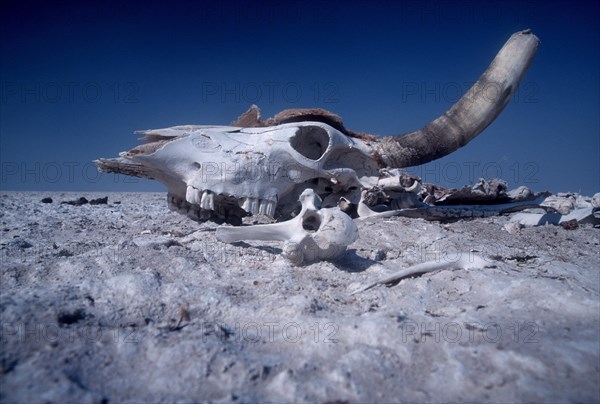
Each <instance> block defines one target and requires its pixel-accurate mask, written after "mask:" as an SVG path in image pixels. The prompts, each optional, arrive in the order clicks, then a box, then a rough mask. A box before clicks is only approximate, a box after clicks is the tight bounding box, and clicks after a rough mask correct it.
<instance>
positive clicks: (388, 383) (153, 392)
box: [0, 192, 600, 403]
mask: <svg viewBox="0 0 600 404" xmlns="http://www.w3.org/2000/svg"><path fill="white" fill-rule="evenodd" d="M105 195H106V196H108V200H107V203H101V202H102V201H100V203H98V204H94V205H91V204H89V203H88V204H82V205H79V206H78V205H68V204H61V203H60V202H62V201H71V200H76V199H77V198H79V197H80V196H84V197H86V198H88V199H89V200H92V199H95V198H100V197H103V196H105ZM45 197H50V198H52V200H53V201H52V203H42V202H41V200H42V199H43V198H45ZM166 205H167V203H166V194H162V193H144V194H139V193H138V194H134V193H131V194H127V193H122V194H100V195H99V194H84V193H82V194H79V193H78V194H69V193H35V192H31V193H20V192H4V193H1V194H0V238H1V240H0V243H1V245H0V253H1V260H2V261H1V278H0V279H1V292H0V320H1V332H2V334H1V338H2V344H1V348H0V359H1V362H0V364H1V367H0V381H1V385H0V400H1V401H2V402H6V403H13V402H14V403H21V402H90V403H91V402H99V403H118V402H197V401H203V402H265V401H267V402H291V401H295V402H331V403H333V402H336V403H342V402H348V403H352V402H404V401H408V402H432V401H502V402H525V401H527V402H599V401H600V389H599V386H600V299H599V292H600V248H599V242H600V230H599V229H598V228H594V227H593V226H592V225H589V224H587V225H580V226H579V227H578V228H576V229H573V230H567V229H564V228H562V227H560V226H551V225H547V226H540V227H530V228H523V229H521V230H520V231H517V232H515V233H514V234H510V233H508V232H507V231H506V230H504V229H503V226H504V225H505V224H506V223H507V222H508V220H509V217H507V216H499V217H491V218H485V219H475V220H463V221H457V222H454V223H447V224H442V223H438V222H426V221H424V220H421V219H408V218H389V219H371V220H367V221H359V222H357V224H358V227H359V231H360V238H359V239H358V240H357V241H356V242H355V243H354V244H352V245H351V246H350V247H349V250H348V251H347V253H346V254H345V255H344V256H343V257H342V258H341V259H339V260H338V261H335V262H320V263H315V264H312V265H307V266H302V267H294V266H292V265H290V264H289V263H288V262H287V261H286V260H284V259H283V258H282V257H281V256H280V254H279V253H280V252H281V250H280V248H281V245H280V243H266V242H249V243H237V244H234V245H228V244H222V243H220V242H218V241H217V240H216V239H215V232H214V230H215V228H216V225H214V224H198V223H196V222H193V221H191V220H189V219H187V218H186V217H184V216H182V215H179V214H177V213H174V212H170V211H169V210H168V209H167V206H166ZM475 252H476V253H477V254H480V255H481V256H483V257H484V258H485V259H486V260H489V261H490V263H492V264H493V265H494V267H493V268H485V269H477V270H476V269H466V270H454V271H450V270H443V271H438V272H432V273H427V274H423V275H421V276H415V277H410V278H406V279H403V280H402V281H400V282H398V283H396V284H395V285H389V286H378V287H375V288H373V289H370V290H367V291H365V292H363V293H359V294H355V295H351V292H352V291H354V290H356V289H357V288H359V287H360V286H362V285H366V284H368V283H370V282H373V281H375V280H377V279H380V278H382V277H384V276H385V275H387V274H390V273H393V272H394V271H396V270H398V269H400V268H403V267H407V266H409V265H412V264H416V263H420V262H423V261H427V260H453V259H457V258H458V257H460V256H463V257H464V254H473V253H475Z"/></svg>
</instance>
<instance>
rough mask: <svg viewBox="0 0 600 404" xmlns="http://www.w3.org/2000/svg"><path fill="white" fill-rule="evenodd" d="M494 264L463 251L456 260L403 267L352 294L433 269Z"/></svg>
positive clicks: (483, 266)
mask: <svg viewBox="0 0 600 404" xmlns="http://www.w3.org/2000/svg"><path fill="white" fill-rule="evenodd" d="M493 266H494V264H493V262H492V261H491V260H486V259H484V258H482V257H480V256H478V255H474V254H470V253H461V254H459V258H458V259H457V260H454V261H445V260H442V261H440V260H437V261H436V260H434V261H427V262H423V263H421V264H417V265H413V266H410V267H408V268H403V269H401V270H400V271H397V272H394V273H393V274H391V275H388V276H386V277H385V278H383V279H380V280H378V281H375V282H373V283H370V284H369V285H367V286H364V287H362V288H360V289H357V290H355V291H354V292H352V293H350V294H351V295H354V294H357V293H361V292H364V291H366V290H369V289H371V288H373V287H375V286H378V285H385V284H389V283H392V282H396V281H399V280H401V279H403V278H406V277H409V276H413V275H417V274H424V273H427V272H433V271H442V270H454V269H467V268H471V269H483V268H491V267H493Z"/></svg>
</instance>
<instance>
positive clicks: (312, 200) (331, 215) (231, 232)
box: [216, 189, 358, 265]
mask: <svg viewBox="0 0 600 404" xmlns="http://www.w3.org/2000/svg"><path fill="white" fill-rule="evenodd" d="M300 203H301V204H302V210H301V211H300V213H299V214H298V215H297V216H296V217H295V218H293V219H291V220H288V221H286V222H281V223H273V224H262V225H255V226H248V227H229V226H219V227H218V228H217V233H216V236H217V239H218V240H219V241H222V242H225V243H234V242H236V241H242V240H266V241H285V244H284V246H283V256H284V257H285V258H287V259H288V260H290V261H291V262H292V263H294V264H296V265H300V264H304V263H310V262H313V261H320V260H328V259H334V258H337V257H339V256H340V255H341V254H343V253H344V251H346V247H347V246H348V245H350V244H352V243H353V242H354V241H356V239H357V238H358V228H357V227H356V225H355V224H354V222H353V221H352V219H351V218H350V217H349V216H348V215H347V214H345V213H344V212H342V211H341V210H340V209H339V208H338V207H335V208H323V209H319V208H320V207H321V199H320V198H319V196H318V195H317V194H315V193H314V191H313V190H312V189H307V190H305V191H304V192H303V193H302V195H300Z"/></svg>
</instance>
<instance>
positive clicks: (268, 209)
mask: <svg viewBox="0 0 600 404" xmlns="http://www.w3.org/2000/svg"><path fill="white" fill-rule="evenodd" d="M215 198H217V199H218V197H217V195H216V194H215V193H214V192H212V191H211V190H209V189H206V190H200V189H197V188H194V187H193V186H191V185H188V187H187V188H186V191H185V201H186V202H187V203H189V204H190V205H193V206H198V207H200V208H201V209H203V210H215V205H216V204H217V203H215ZM275 198H277V196H276V195H275ZM217 202H218V201H217ZM179 205H181V203H180V202H175V200H174V199H173V198H171V199H169V207H170V208H171V209H172V210H176V211H182V210H185V209H184V207H183V206H179ZM238 205H239V206H240V207H241V208H242V209H244V210H245V211H246V212H248V213H250V214H253V215H256V214H259V213H260V214H262V215H266V216H269V217H274V216H275V209H276V208H277V202H276V201H274V200H272V198H267V199H260V198H253V197H242V198H239V199H238Z"/></svg>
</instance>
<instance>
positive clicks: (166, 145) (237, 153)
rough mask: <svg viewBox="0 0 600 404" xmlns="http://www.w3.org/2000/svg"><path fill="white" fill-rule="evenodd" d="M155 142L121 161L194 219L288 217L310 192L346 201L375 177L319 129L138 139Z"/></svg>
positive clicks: (198, 130)
mask: <svg viewBox="0 0 600 404" xmlns="http://www.w3.org/2000/svg"><path fill="white" fill-rule="evenodd" d="M140 133H141V134H143V135H145V137H144V139H146V140H150V141H154V143H150V145H153V144H156V145H158V146H159V147H158V148H157V150H155V151H153V152H152V153H150V154H148V153H146V152H147V149H146V148H147V147H148V145H142V146H141V147H140V148H136V149H133V150H131V151H129V152H127V153H124V154H122V157H123V158H125V159H128V160H132V161H135V162H138V163H139V164H141V166H143V170H144V176H148V177H151V178H155V179H157V180H159V181H161V182H163V183H164V184H166V185H167V186H168V188H169V202H170V205H171V206H172V207H173V208H174V209H175V210H178V211H181V212H184V213H187V214H188V215H190V216H191V217H193V218H195V219H204V218H206V217H203V215H206V216H209V217H210V216H212V215H214V214H216V215H217V216H219V215H221V216H222V217H223V218H224V219H231V218H232V217H241V216H244V215H245V214H246V213H249V214H257V213H262V214H265V215H268V216H271V217H275V216H276V208H277V206H279V209H280V212H277V216H282V215H283V216H285V215H289V213H291V212H290V211H289V210H287V211H286V208H287V207H292V208H293V207H294V205H295V204H294V202H295V201H297V200H298V195H299V194H300V193H301V192H302V191H303V190H305V189H306V188H308V187H313V188H314V187H319V188H322V189H328V190H329V192H333V193H339V194H340V195H342V194H347V193H348V192H350V191H351V190H358V189H359V188H360V187H361V182H360V178H363V181H366V177H367V176H368V175H369V174H370V175H373V174H375V175H376V173H377V164H376V163H375V161H374V160H373V159H372V158H371V157H370V156H369V154H368V149H367V148H366V147H365V145H364V144H363V143H361V142H358V141H357V140H356V139H353V138H351V137H348V136H346V135H344V134H343V133H341V132H340V131H338V130H336V129H334V128H332V127H331V126H329V125H327V124H325V123H322V122H299V123H288V124H283V125H278V126H274V127H265V128H239V127H227V126H177V127H174V128H168V129H159V130H150V131H144V132H140Z"/></svg>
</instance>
